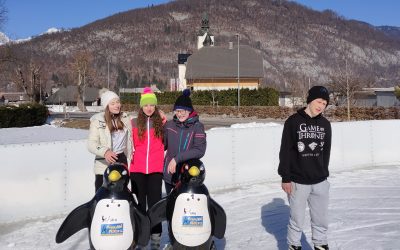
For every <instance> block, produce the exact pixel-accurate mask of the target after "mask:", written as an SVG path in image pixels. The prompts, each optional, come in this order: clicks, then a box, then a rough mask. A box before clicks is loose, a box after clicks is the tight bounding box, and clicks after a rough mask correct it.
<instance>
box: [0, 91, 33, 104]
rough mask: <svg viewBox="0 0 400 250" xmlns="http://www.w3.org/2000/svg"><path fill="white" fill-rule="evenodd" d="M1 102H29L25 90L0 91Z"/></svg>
mask: <svg viewBox="0 0 400 250" xmlns="http://www.w3.org/2000/svg"><path fill="white" fill-rule="evenodd" d="M0 98H1V99H2V100H3V104H12V103H25V102H29V96H28V95H27V94H26V93H25V92H0Z"/></svg>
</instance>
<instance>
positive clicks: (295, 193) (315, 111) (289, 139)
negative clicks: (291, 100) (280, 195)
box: [278, 86, 332, 250]
mask: <svg viewBox="0 0 400 250" xmlns="http://www.w3.org/2000/svg"><path fill="white" fill-rule="evenodd" d="M328 103H329V92H328V90H327V89H326V88H325V87H323V86H314V87H312V88H311V89H310V90H309V91H308V97H307V107H305V108H303V109H300V110H298V111H297V113H296V114H294V115H292V116H290V117H289V118H288V119H287V120H286V122H285V125H284V128H283V133H282V142H281V149H280V152H279V159H280V162H279V167H278V173H279V175H280V176H281V177H282V189H283V190H284V191H285V192H286V193H287V194H288V199H289V204H290V220H289V225H288V234H287V241H288V244H289V250H299V249H301V243H300V239H301V234H302V232H303V225H304V218H305V210H306V204H307V203H308V206H309V208H310V217H311V229H312V230H311V231H312V241H313V244H314V249H315V250H327V249H329V248H328V239H327V230H328V218H327V217H328V216H327V215H328V201H329V182H328V181H327V177H328V176H329V171H328V165H329V156H330V151H331V137H332V132H331V124H330V122H329V121H328V120H327V119H326V118H325V117H323V116H322V112H323V111H324V110H325V108H326V106H327V105H328Z"/></svg>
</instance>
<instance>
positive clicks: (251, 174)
mask: <svg viewBox="0 0 400 250" xmlns="http://www.w3.org/2000/svg"><path fill="white" fill-rule="evenodd" d="M399 127H400V120H385V121H360V122H341V123H332V130H333V137H332V152H331V161H330V172H331V175H332V174H333V175H334V172H338V171H347V170H353V169H357V168H364V167H374V166H383V165H398V164H400V154H399V153H398V146H397V145H398V144H397V143H398V142H399V141H400V129H399ZM282 129H283V125H277V126H272V127H256V128H242V129H241V128H235V129H232V128H225V129H217V130H210V131H207V152H206V155H205V156H204V158H203V159H202V160H203V162H204V164H205V167H206V181H205V184H206V185H207V187H208V188H209V189H210V190H215V189H221V188H228V187H234V186H238V185H243V184H249V183H255V182H265V181H280V177H279V175H278V174H277V168H278V164H279V148H280V141H281V134H282ZM0 155H1V156H2V160H3V161H2V163H1V171H2V174H1V175H0V204H2V205H1V206H0V223H5V222H12V221H17V220H23V219H29V218H37V217H43V216H54V215H59V214H61V213H66V212H70V211H71V210H72V209H73V208H75V207H76V206H78V205H80V204H83V203H84V202H87V201H89V200H90V199H91V198H92V197H93V195H94V174H93V161H94V155H92V154H90V153H89V152H88V150H87V148H86V140H84V139H82V140H74V141H62V142H50V143H29V144H14V145H9V146H8V145H0Z"/></svg>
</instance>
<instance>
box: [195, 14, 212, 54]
mask: <svg viewBox="0 0 400 250" xmlns="http://www.w3.org/2000/svg"><path fill="white" fill-rule="evenodd" d="M209 29H210V25H209V21H208V15H207V13H204V14H203V17H202V19H201V29H200V31H199V34H198V35H197V49H198V50H199V49H201V48H203V47H204V46H214V36H213V35H212V34H211V33H210V31H209Z"/></svg>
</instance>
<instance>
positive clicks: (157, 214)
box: [147, 197, 167, 227]
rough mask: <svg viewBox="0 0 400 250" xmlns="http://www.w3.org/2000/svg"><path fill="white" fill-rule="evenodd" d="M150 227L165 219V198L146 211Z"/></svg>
mask: <svg viewBox="0 0 400 250" xmlns="http://www.w3.org/2000/svg"><path fill="white" fill-rule="evenodd" d="M147 215H148V217H149V219H150V223H151V227H154V226H155V225H157V224H158V223H160V222H162V221H163V220H166V219H167V197H165V198H163V199H161V200H160V201H158V202H157V203H156V204H154V205H153V206H152V207H151V208H150V209H149V210H148V211H147Z"/></svg>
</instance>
